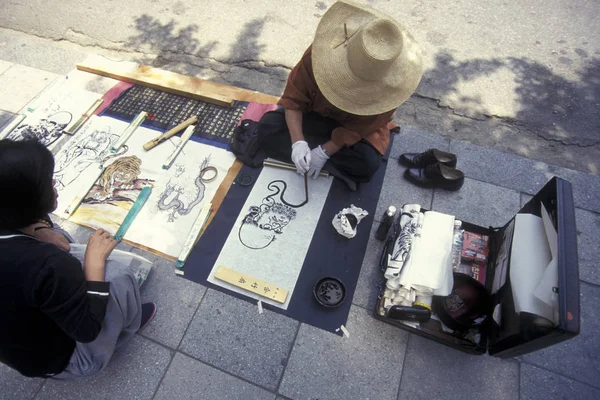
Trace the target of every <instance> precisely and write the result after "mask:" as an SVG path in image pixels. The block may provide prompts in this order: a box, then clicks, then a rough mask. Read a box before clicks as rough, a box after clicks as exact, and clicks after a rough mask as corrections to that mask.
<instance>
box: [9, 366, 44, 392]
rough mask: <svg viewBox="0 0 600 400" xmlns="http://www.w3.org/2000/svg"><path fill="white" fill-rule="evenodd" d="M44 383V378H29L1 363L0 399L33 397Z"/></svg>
mask: <svg viewBox="0 0 600 400" xmlns="http://www.w3.org/2000/svg"><path fill="white" fill-rule="evenodd" d="M42 383H44V380H43V379H39V378H27V377H25V376H23V375H21V374H19V373H18V372H17V371H15V370H14V369H12V368H10V367H8V366H6V365H4V364H2V363H0V400H28V399H32V398H33V395H34V394H35V393H36V392H37V390H38V389H39V388H40V386H41V385H42Z"/></svg>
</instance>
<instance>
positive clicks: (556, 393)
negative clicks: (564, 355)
mask: <svg viewBox="0 0 600 400" xmlns="http://www.w3.org/2000/svg"><path fill="white" fill-rule="evenodd" d="M546 399H582V400H584V399H589V400H591V399H600V389H598V388H594V387H591V386H588V385H584V384H583V383H579V382H576V381H573V380H571V379H569V378H565V377H564V376H561V375H558V374H554V373H552V372H549V371H546V370H543V369H541V368H536V367H534V366H532V365H528V364H521V400H546Z"/></svg>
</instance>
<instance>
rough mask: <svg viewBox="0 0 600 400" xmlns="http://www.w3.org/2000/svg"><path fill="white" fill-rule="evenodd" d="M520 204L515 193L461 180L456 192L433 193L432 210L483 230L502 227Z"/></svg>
mask: <svg viewBox="0 0 600 400" xmlns="http://www.w3.org/2000/svg"><path fill="white" fill-rule="evenodd" d="M520 202H521V197H520V194H519V192H516V191H514V190H512V189H506V188H502V187H500V186H495V185H491V184H489V183H485V182H480V181H476V180H474V179H468V178H465V184H464V185H463V187H462V188H461V189H460V190H458V191H456V192H448V191H445V190H440V189H436V190H435V193H434V195H433V210H435V211H439V212H443V213H446V214H452V215H455V216H456V218H458V219H460V220H462V221H466V222H470V223H472V224H476V225H480V226H483V227H487V226H503V225H504V224H506V223H507V222H508V221H509V220H510V219H511V218H512V217H513V216H514V215H515V214H516V213H517V212H518V211H519V210H520V208H521V207H520Z"/></svg>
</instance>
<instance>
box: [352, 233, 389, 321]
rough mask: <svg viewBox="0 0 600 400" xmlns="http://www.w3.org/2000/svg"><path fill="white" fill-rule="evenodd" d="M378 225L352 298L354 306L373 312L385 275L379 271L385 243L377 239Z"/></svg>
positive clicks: (370, 239)
mask: <svg viewBox="0 0 600 400" xmlns="http://www.w3.org/2000/svg"><path fill="white" fill-rule="evenodd" d="M378 225H379V224H378V223H374V224H373V228H372V229H371V236H370V237H369V243H368V244H367V251H366V252H365V258H364V260H363V264H362V268H361V270H360V275H359V276H358V283H357V285H356V290H355V291H354V297H353V298H352V304H356V305H357V306H361V307H364V308H367V309H368V310H370V311H372V310H374V309H375V304H376V303H377V295H378V294H379V285H380V284H381V283H382V279H383V273H382V272H381V271H380V270H379V257H380V256H381V252H382V250H383V245H384V243H385V242H380V241H379V240H377V239H375V232H376V231H377V227H378Z"/></svg>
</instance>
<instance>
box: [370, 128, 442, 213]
mask: <svg viewBox="0 0 600 400" xmlns="http://www.w3.org/2000/svg"><path fill="white" fill-rule="evenodd" d="M448 146H449V141H448V139H446V138H444V137H442V136H439V135H435V134H432V133H428V132H424V131H420V130H418V129H414V128H411V127H405V126H402V127H401V130H400V133H399V134H397V135H395V136H394V143H393V145H392V150H391V152H390V157H389V159H388V161H387V166H386V173H385V179H384V181H383V187H382V188H381V194H380V197H379V202H378V203H377V211H376V212H375V221H380V220H381V216H382V215H383V213H384V212H385V210H386V209H387V208H388V207H389V206H395V207H396V208H398V209H399V208H400V207H402V206H403V205H404V204H407V203H417V204H421V206H423V207H425V208H430V207H431V196H432V193H433V191H432V190H431V189H423V188H420V187H418V186H415V185H413V184H411V183H410V182H408V181H407V180H405V179H404V178H403V176H402V175H403V174H404V170H405V169H406V167H404V166H403V165H400V163H399V162H398V158H399V157H400V154H402V153H420V152H422V151H425V150H427V149H430V148H434V147H435V148H438V149H440V150H447V149H448Z"/></svg>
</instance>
